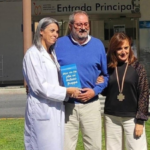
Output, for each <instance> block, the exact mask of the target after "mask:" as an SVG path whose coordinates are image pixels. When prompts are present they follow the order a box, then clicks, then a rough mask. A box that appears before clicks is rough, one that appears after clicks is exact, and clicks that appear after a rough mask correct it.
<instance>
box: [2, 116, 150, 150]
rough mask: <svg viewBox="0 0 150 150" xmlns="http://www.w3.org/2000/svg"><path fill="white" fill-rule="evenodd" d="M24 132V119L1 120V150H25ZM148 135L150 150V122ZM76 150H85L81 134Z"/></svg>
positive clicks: (148, 123)
mask: <svg viewBox="0 0 150 150" xmlns="http://www.w3.org/2000/svg"><path fill="white" fill-rule="evenodd" d="M102 131H103V138H102V150H105V142H104V129H102ZM23 132H24V119H0V150H24V143H23ZM146 135H147V142H148V150H150V146H149V145H150V120H149V121H147V122H146ZM76 150H84V147H83V142H82V135H81V133H79V139H78V144H77V148H76Z"/></svg>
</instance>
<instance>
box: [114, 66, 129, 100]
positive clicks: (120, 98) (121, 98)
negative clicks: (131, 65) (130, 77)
mask: <svg viewBox="0 0 150 150" xmlns="http://www.w3.org/2000/svg"><path fill="white" fill-rule="evenodd" d="M127 68H128V63H127V65H126V68H125V71H124V74H123V78H122V83H121V86H120V83H119V77H118V69H117V67H116V68H115V70H116V78H117V83H118V88H119V94H118V95H117V99H118V100H119V101H123V100H124V99H125V95H124V94H123V93H122V91H123V86H124V79H125V76H126V72H127Z"/></svg>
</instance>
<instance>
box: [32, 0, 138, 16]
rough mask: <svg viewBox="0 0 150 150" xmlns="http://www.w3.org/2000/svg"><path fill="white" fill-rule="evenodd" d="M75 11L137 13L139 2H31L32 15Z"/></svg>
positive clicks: (113, 0) (114, 0)
mask: <svg viewBox="0 0 150 150" xmlns="http://www.w3.org/2000/svg"><path fill="white" fill-rule="evenodd" d="M75 10H83V11H86V12H87V13H89V14H91V13H94V14H96V13H101V14H109V13H111V14H112V13H113V14H116V13H120V14H121V13H139V12H140V0H111V1H110V0H92V1H91V0H82V1H81V0H76V1H74V0H69V1H68V0H66V1H65V0H60V1H51V0H49V1H40V0H39V1H38V0H36V1H34V0H33V1H32V15H45V14H70V13H72V12H73V11H75Z"/></svg>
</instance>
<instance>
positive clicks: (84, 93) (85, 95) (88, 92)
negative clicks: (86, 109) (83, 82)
mask: <svg viewBox="0 0 150 150" xmlns="http://www.w3.org/2000/svg"><path fill="white" fill-rule="evenodd" d="M94 96H95V92H94V90H93V89H90V88H84V89H82V90H81V94H79V95H78V97H76V98H77V99H79V100H81V101H82V102H87V101H88V100H90V99H91V98H93V97H94Z"/></svg>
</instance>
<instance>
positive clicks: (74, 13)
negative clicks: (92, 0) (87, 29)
mask: <svg viewBox="0 0 150 150" xmlns="http://www.w3.org/2000/svg"><path fill="white" fill-rule="evenodd" d="M76 14H84V15H86V16H87V17H88V20H89V16H88V14H87V13H86V12H85V11H82V10H76V11H74V12H73V13H72V14H71V15H70V16H69V23H70V24H73V23H74V16H75V15H76Z"/></svg>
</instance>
